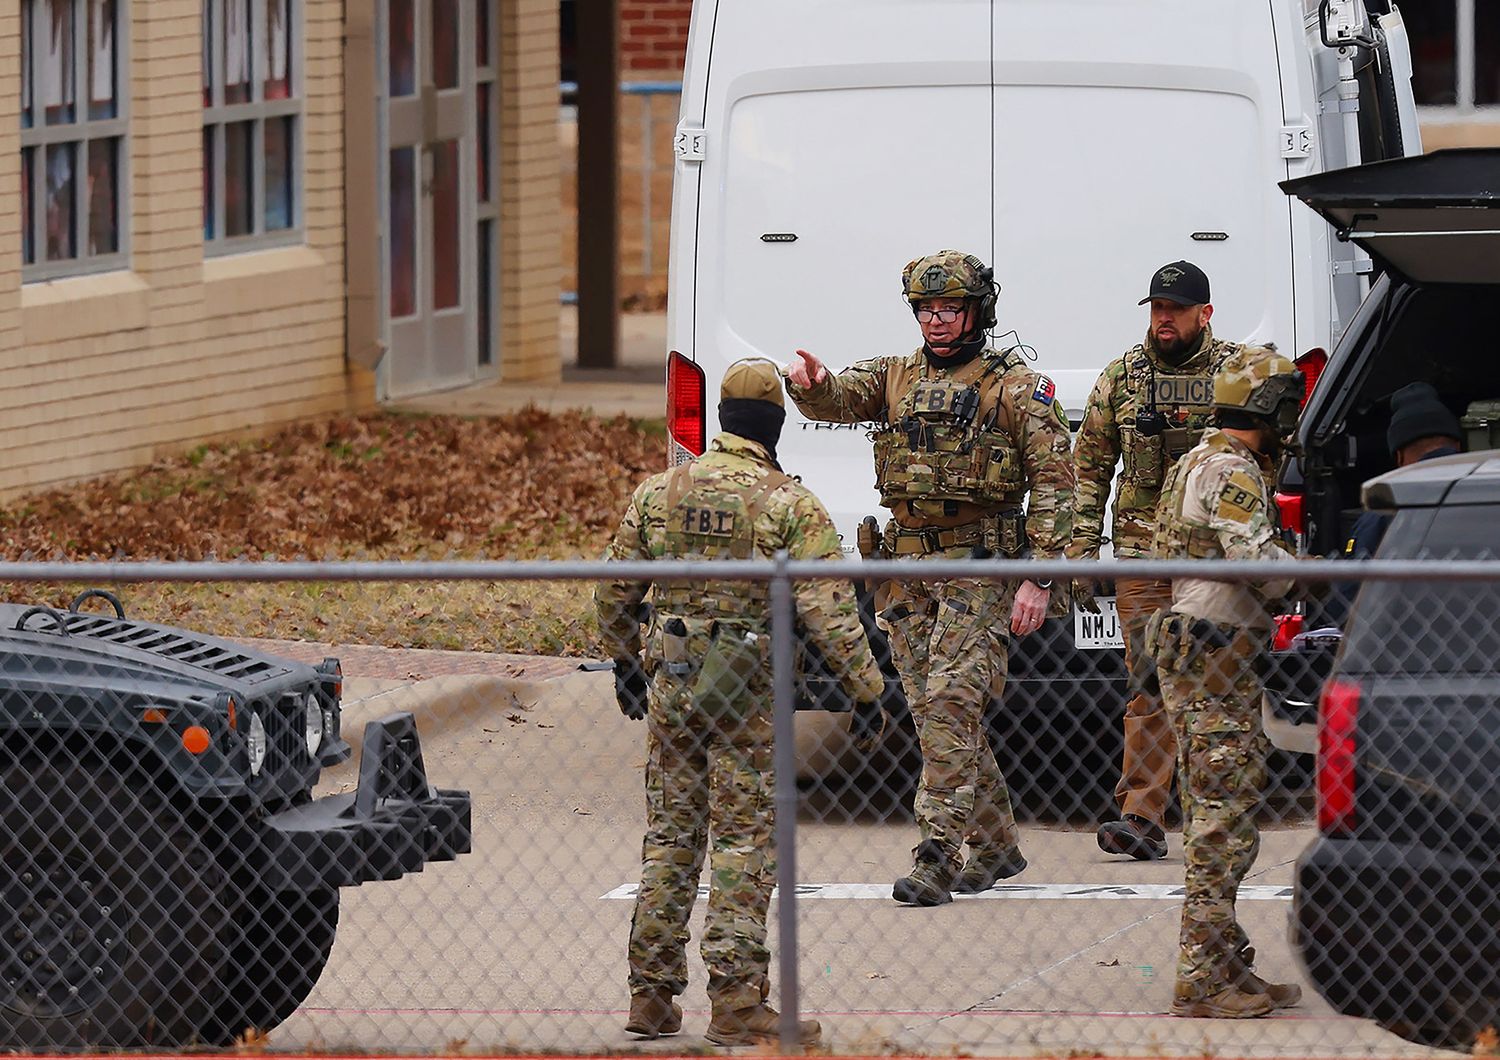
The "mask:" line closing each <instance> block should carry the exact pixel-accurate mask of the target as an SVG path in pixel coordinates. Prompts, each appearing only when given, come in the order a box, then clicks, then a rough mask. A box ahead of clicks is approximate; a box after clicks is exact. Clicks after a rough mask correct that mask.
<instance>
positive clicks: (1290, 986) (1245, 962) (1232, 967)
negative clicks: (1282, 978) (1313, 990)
mask: <svg viewBox="0 0 1500 1060" xmlns="http://www.w3.org/2000/svg"><path fill="white" fill-rule="evenodd" d="M1254 965H1255V947H1254V946H1246V947H1245V948H1244V949H1242V950H1240V951H1239V952H1238V953H1236V954H1233V955H1232V956H1231V957H1230V958H1229V967H1228V973H1229V981H1230V982H1231V983H1233V984H1234V985H1235V986H1237V987H1239V988H1240V989H1241V990H1245V991H1248V992H1249V993H1252V994H1265V995H1266V997H1268V998H1270V999H1271V1004H1273V1005H1275V1006H1276V1007H1277V1008H1292V1007H1293V1006H1295V1005H1300V1004H1302V988H1301V987H1300V986H1298V985H1297V984H1296V983H1268V982H1266V981H1265V980H1264V979H1262V978H1261V977H1260V976H1258V975H1256V974H1255V969H1254Z"/></svg>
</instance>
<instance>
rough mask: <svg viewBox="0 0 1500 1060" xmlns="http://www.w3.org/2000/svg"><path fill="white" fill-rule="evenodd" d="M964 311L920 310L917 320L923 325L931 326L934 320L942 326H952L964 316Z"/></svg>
mask: <svg viewBox="0 0 1500 1060" xmlns="http://www.w3.org/2000/svg"><path fill="white" fill-rule="evenodd" d="M963 312H964V311H963V310H962V309H918V310H917V319H918V320H919V321H921V322H922V323H923V324H930V323H932V322H933V321H934V320H936V321H938V322H939V323H942V324H951V323H953V322H954V321H955V320H957V319H958V318H959V317H961V316H962V315H963Z"/></svg>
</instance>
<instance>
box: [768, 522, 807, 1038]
mask: <svg viewBox="0 0 1500 1060" xmlns="http://www.w3.org/2000/svg"><path fill="white" fill-rule="evenodd" d="M775 564H776V572H775V573H774V574H773V575H772V576H771V686H772V691H773V693H774V695H773V701H774V703H775V715H774V727H773V732H774V735H775V740H776V746H775V753H774V758H773V760H772V761H773V762H774V765H775V768H776V797H775V799H774V800H773V802H774V804H775V806H776V886H777V888H778V891H777V896H776V915H777V917H778V919H779V930H778V932H777V942H778V944H779V946H780V953H779V960H778V968H779V974H780V976H781V1049H782V1052H783V1053H786V1054H791V1053H794V1052H801V1051H802V1041H801V1037H800V1036H799V1035H798V1033H797V1022H798V1019H799V1011H798V998H797V956H798V954H797V744H796V738H795V736H794V734H793V731H792V715H793V714H794V713H795V711H796V707H797V703H796V698H795V695H794V692H793V681H792V667H793V661H792V629H793V620H794V613H793V610H792V582H791V579H790V578H789V577H787V573H786V565H787V554H786V552H785V551H781V552H778V553H776V560H775Z"/></svg>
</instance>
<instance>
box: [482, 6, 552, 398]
mask: <svg viewBox="0 0 1500 1060" xmlns="http://www.w3.org/2000/svg"><path fill="white" fill-rule="evenodd" d="M557 38H558V5H557V0H500V100H501V106H500V261H499V268H498V270H497V272H498V275H499V281H500V299H499V302H500V335H501V341H500V357H499V361H500V378H501V379H502V380H503V381H506V382H518V381H552V380H555V379H557V378H558V376H559V375H560V373H561V362H560V359H559V354H558V328H557V324H558V309H557V296H558V290H559V287H560V284H561V282H562V257H561V239H562V223H561V219H560V217H559V214H560V210H559V203H560V201H561V194H562V193H561V186H560V184H559V163H558V157H557V155H558V152H557V113H558V111H557V108H558V99H557V81H558V76H559V75H558V56H557Z"/></svg>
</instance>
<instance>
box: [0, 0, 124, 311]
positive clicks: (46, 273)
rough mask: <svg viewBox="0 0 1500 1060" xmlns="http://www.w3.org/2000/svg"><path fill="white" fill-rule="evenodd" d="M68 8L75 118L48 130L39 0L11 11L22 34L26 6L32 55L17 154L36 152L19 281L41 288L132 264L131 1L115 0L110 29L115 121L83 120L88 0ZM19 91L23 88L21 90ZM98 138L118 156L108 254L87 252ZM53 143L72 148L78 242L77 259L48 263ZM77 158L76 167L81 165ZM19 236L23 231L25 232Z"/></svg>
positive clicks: (21, 65)
mask: <svg viewBox="0 0 1500 1060" xmlns="http://www.w3.org/2000/svg"><path fill="white" fill-rule="evenodd" d="M67 2H68V3H70V4H71V5H72V8H73V18H74V31H73V106H74V117H75V120H74V121H72V122H69V123H67V124H59V125H48V124H47V120H46V115H45V113H44V111H45V108H46V104H45V102H43V100H42V94H41V92H40V91H39V86H38V74H39V71H40V70H41V64H40V63H39V61H38V58H39V56H40V55H41V54H42V51H41V47H40V46H41V45H42V44H43V42H44V37H43V33H44V32H45V31H44V29H43V25H42V24H43V22H44V21H45V19H43V18H42V17H41V15H42V14H43V13H44V12H45V7H44V0H22V4H21V9H18V10H17V13H16V21H17V22H18V23H19V25H20V27H21V29H20V35H21V36H22V37H23V38H24V37H25V27H26V15H25V11H24V8H25V7H26V6H28V5H29V6H30V7H31V39H30V40H29V41H28V40H24V39H23V40H22V41H21V47H22V48H23V49H28V50H29V51H30V55H31V61H30V66H29V73H30V78H31V85H30V86H29V87H30V92H31V107H32V123H31V127H30V128H29V129H28V128H26V127H25V126H24V125H22V124H21V122H22V114H23V113H24V108H23V107H22V106H21V100H19V99H18V100H17V114H16V124H17V125H18V126H20V131H21V145H20V146H21V154H22V155H23V156H24V155H25V153H26V151H28V150H34V151H35V154H34V155H33V156H32V157H33V161H32V167H31V189H30V191H31V206H32V209H31V216H30V217H27V216H25V214H24V210H23V211H22V217H21V225H22V227H23V228H24V227H25V226H27V225H28V224H29V225H30V226H31V245H32V248H33V251H34V254H35V257H36V260H35V261H33V262H32V263H31V264H29V265H28V264H27V263H26V261H25V253H24V241H23V247H22V252H21V253H20V254H19V255H18V256H19V257H20V258H21V282H22V283H23V284H27V283H43V282H46V281H48V280H57V279H64V278H67V277H72V276H90V275H94V274H96V273H101V272H117V271H119V270H121V269H127V268H129V267H130V231H131V210H130V202H131V180H130V173H131V165H130V161H131V144H130V91H129V86H130V78H129V70H130V0H115V26H114V52H115V62H114V81H115V84H114V100H115V116H114V117H113V118H97V119H91V118H89V116H88V109H89V102H90V100H89V84H88V70H89V58H90V57H89V55H88V52H87V49H88V47H89V43H88V28H87V27H88V17H89V0H67ZM17 66H18V70H19V73H20V75H21V77H22V78H23V79H24V78H25V77H26V75H27V73H28V65H27V63H26V61H25V59H24V58H23V57H19V56H18V62H17ZM22 91H23V93H24V92H25V91H26V86H23V87H22ZM100 140H117V141H118V143H119V155H118V157H117V158H116V160H115V181H116V183H115V227H116V229H117V231H118V241H119V247H118V249H117V250H113V251H110V252H109V253H107V254H90V253H89V252H88V235H89V203H88V146H89V144H91V143H94V142H96V141H100ZM58 144H73V145H74V161H73V166H74V177H73V180H74V186H75V189H76V194H77V198H76V200H75V202H74V207H73V235H74V238H75V240H76V246H77V248H78V254H77V255H76V256H74V257H71V258H63V259H61V260H59V261H49V260H48V259H47V224H46V214H47V165H46V157H47V148H48V147H51V146H55V145H58ZM80 160H81V162H82V164H81V165H80ZM17 168H18V169H19V171H20V177H21V179H22V180H24V179H25V173H26V169H25V166H24V164H19V165H18V166H17ZM23 234H24V233H23Z"/></svg>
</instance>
